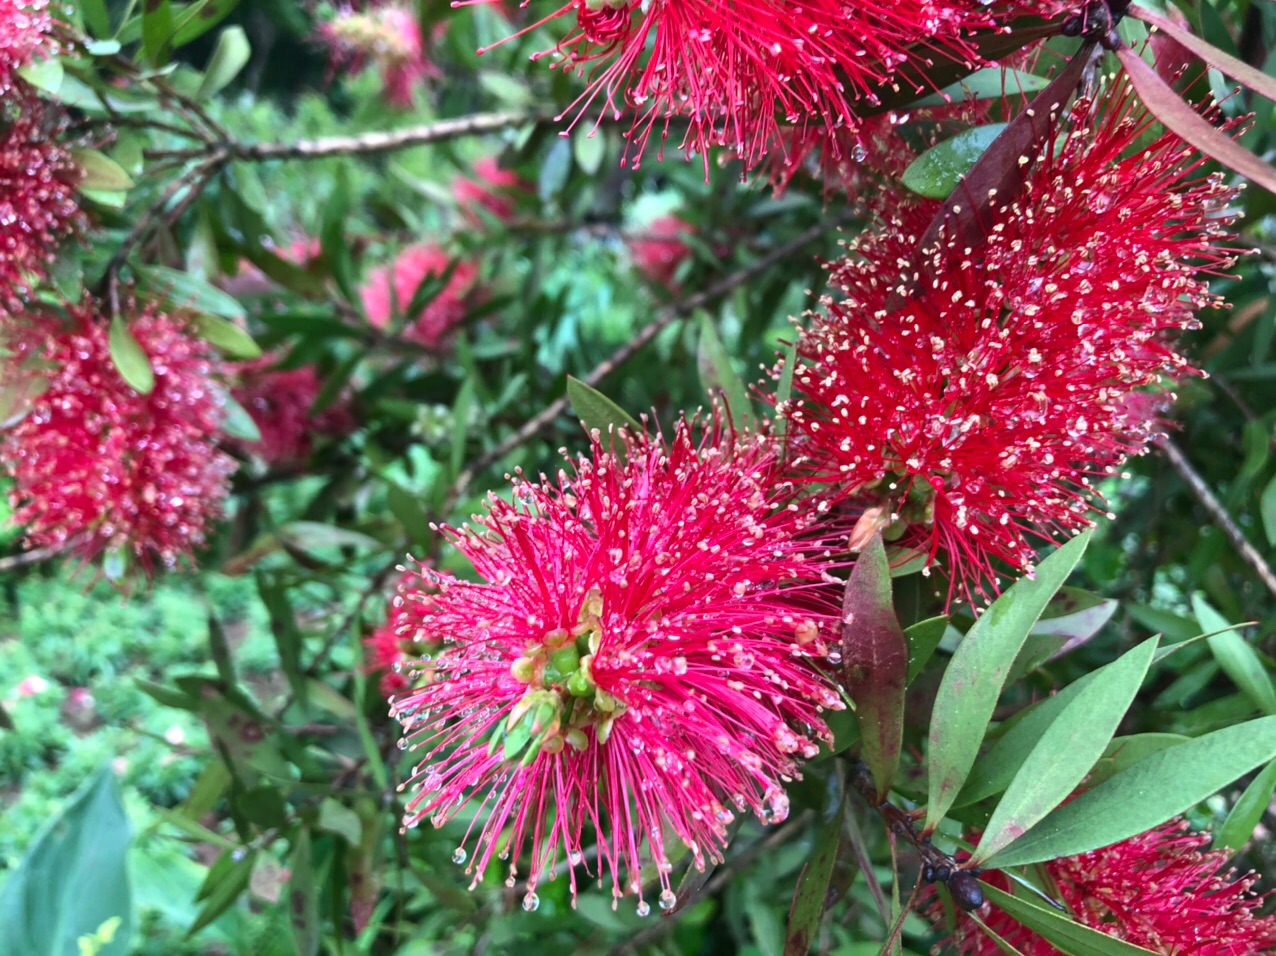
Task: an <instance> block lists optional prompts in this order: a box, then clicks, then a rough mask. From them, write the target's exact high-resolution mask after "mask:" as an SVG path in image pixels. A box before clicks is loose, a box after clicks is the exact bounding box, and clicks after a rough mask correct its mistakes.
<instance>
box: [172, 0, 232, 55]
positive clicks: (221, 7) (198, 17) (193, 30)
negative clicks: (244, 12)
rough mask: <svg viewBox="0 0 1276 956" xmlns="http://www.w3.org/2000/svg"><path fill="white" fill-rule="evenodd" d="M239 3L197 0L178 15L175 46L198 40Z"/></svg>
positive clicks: (221, 0)
mask: <svg viewBox="0 0 1276 956" xmlns="http://www.w3.org/2000/svg"><path fill="white" fill-rule="evenodd" d="M238 5H239V0H196V2H195V3H192V4H191V5H190V6H188V7H187V8H186V11H185V12H184V13H181V14H178V16H177V29H176V30H175V31H174V33H173V48H174V49H176V48H177V47H182V46H185V45H186V44H188V43H190V42H191V41H192V40H198V39H199V38H200V37H202V36H203V35H204V34H205V33H207V32H208V31H209V30H211V29H212V28H213V27H215V26H217V24H219V23H221V21H222V20H224V19H225V18H226V17H227V15H229V14H230V12H231V11H232V10H234V9H235V7H237V6H238Z"/></svg>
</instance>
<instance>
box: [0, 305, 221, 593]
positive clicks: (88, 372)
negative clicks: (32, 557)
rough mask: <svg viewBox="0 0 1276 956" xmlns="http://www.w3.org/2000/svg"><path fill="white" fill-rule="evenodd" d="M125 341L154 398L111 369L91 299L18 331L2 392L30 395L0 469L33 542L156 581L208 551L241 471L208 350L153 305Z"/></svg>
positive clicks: (103, 328)
mask: <svg viewBox="0 0 1276 956" xmlns="http://www.w3.org/2000/svg"><path fill="white" fill-rule="evenodd" d="M15 328H16V327H15ZM129 331H130V332H131V333H132V335H133V337H134V338H135V339H136V341H137V344H138V345H139V346H140V347H141V350H142V352H143V353H144V354H145V355H146V358H147V360H148V361H149V362H150V365H151V369H152V371H153V374H154V380H155V381H154V387H153V388H152V389H151V390H150V391H149V392H148V393H147V394H141V393H139V392H138V391H137V390H136V389H134V388H133V387H132V386H130V385H129V384H128V383H126V382H125V381H124V379H123V377H122V376H121V374H120V372H119V370H118V369H117V368H116V366H115V363H114V361H113V360H112V357H111V346H110V341H109V334H108V324H107V323H106V322H105V321H104V320H103V317H102V313H101V309H100V308H99V306H98V305H97V303H95V302H93V301H92V300H89V299H86V300H85V301H84V302H83V303H82V304H80V305H77V306H71V307H69V308H68V314H67V315H66V316H65V317H62V316H57V315H53V314H48V315H41V316H36V317H31V318H29V319H28V320H26V321H25V322H24V323H23V328H22V329H21V330H19V331H18V334H12V333H11V334H10V341H9V342H8V343H7V346H8V348H9V349H10V350H11V352H12V355H11V358H10V360H9V362H8V365H7V368H6V371H5V376H4V377H5V385H6V387H7V388H11V389H15V390H23V389H25V390H26V391H27V392H28V393H34V397H33V398H31V399H30V400H29V402H28V404H27V407H26V409H25V414H24V415H23V417H22V418H21V419H20V420H19V421H18V422H17V423H16V424H14V425H13V426H12V427H11V428H9V429H8V430H7V431H6V433H5V435H4V440H3V442H2V443H0V460H2V461H3V463H4V465H5V467H6V469H7V470H8V472H9V473H10V475H12V477H13V488H12V491H11V493H10V494H11V499H12V504H13V508H14V520H15V521H17V522H18V523H19V524H21V525H23V526H24V527H25V528H26V536H27V541H28V542H29V543H30V544H32V545H37V546H40V545H44V546H66V547H69V548H71V549H72V550H73V551H74V552H75V553H76V554H79V555H80V556H82V557H83V558H84V559H85V560H92V559H94V558H96V557H98V556H99V555H101V554H102V553H103V552H113V553H118V554H120V555H121V556H131V557H132V558H133V559H135V560H136V562H137V563H138V565H140V566H141V567H142V568H143V569H144V570H146V571H150V570H151V569H152V568H153V567H154V566H155V564H156V563H158V564H160V565H164V566H167V565H172V564H175V563H176V562H177V561H178V560H179V559H180V558H182V557H184V556H186V555H189V554H190V553H191V551H192V550H193V549H194V548H196V547H198V546H199V545H201V544H202V543H203V541H204V539H205V536H206V534H207V532H208V530H209V528H210V526H211V524H212V523H213V522H214V521H215V520H216V519H217V518H218V517H219V516H220V514H221V511H222V504H223V502H224V500H225V498H226V494H227V492H228V490H229V476H230V474H231V472H232V471H233V470H234V468H235V462H234V459H232V458H231V457H230V456H229V455H227V454H225V453H224V452H222V451H221V450H219V449H218V447H217V444H216V435H217V433H218V432H219V430H220V428H221V425H222V419H223V414H224V403H223V400H222V398H221V395H220V393H219V392H218V390H217V389H216V388H215V387H214V385H213V383H212V376H213V373H214V371H215V370H216V368H217V361H216V359H215V358H214V357H213V355H212V354H211V352H210V350H209V348H208V346H207V345H206V344H204V343H203V342H201V341H199V340H198V339H195V338H193V337H191V336H190V335H189V334H188V333H187V331H186V329H185V328H184V326H183V324H182V322H181V320H180V319H177V318H174V317H171V316H168V315H165V314H163V313H161V312H159V311H157V310H156V309H155V308H153V307H149V306H148V307H145V308H143V309H141V310H140V311H138V312H137V313H136V314H135V315H134V316H133V318H132V321H131V322H130V323H129Z"/></svg>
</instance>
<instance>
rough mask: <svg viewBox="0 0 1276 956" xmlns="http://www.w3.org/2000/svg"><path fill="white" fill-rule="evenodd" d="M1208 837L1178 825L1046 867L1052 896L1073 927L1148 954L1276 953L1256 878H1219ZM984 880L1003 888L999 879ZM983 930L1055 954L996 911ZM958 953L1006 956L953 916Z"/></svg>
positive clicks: (1028, 953) (1033, 951) (1219, 860)
mask: <svg viewBox="0 0 1276 956" xmlns="http://www.w3.org/2000/svg"><path fill="white" fill-rule="evenodd" d="M1208 843H1209V837H1208V836H1207V835H1205V834H1200V833H1191V832H1189V830H1188V825H1187V822H1186V821H1184V820H1171V821H1170V822H1169V823H1166V824H1163V825H1162V826H1159V827H1156V828H1155V829H1153V830H1149V831H1148V832H1146V833H1142V834H1139V835H1138V836H1135V837H1131V838H1130V839H1128V840H1122V841H1121V842H1120V843H1114V844H1112V845H1111V846H1108V847H1104V848H1103V849H1101V850H1093V851H1091V852H1089V853H1082V854H1079V855H1077V856H1071V857H1063V858H1061V859H1058V860H1052V861H1051V862H1049V863H1046V864H1044V869H1045V872H1046V874H1047V876H1048V877H1049V880H1050V883H1051V884H1052V885H1051V886H1050V887H1049V889H1050V891H1052V892H1053V893H1054V894H1055V895H1056V897H1057V898H1058V899H1059V900H1060V901H1061V902H1062V903H1064V904H1065V905H1066V906H1067V907H1068V910H1069V911H1070V912H1071V913H1072V915H1073V916H1074V917H1075V918H1076V919H1077V921H1078V922H1080V923H1082V924H1083V925H1085V926H1089V927H1090V928H1091V929H1096V930H1098V931H1099V932H1101V933H1106V934H1108V935H1109V936H1114V937H1116V938H1117V939H1120V940H1124V941H1125V942H1127V943H1132V944H1134V945H1135V946H1142V947H1143V948H1145V949H1149V950H1151V951H1152V952H1154V953H1172V954H1180V953H1181V954H1183V956H1186V954H1188V953H1191V954H1192V956H1254V954H1256V953H1261V952H1271V951H1272V948H1273V947H1276V916H1263V915H1262V914H1261V908H1262V906H1263V902H1264V898H1263V897H1262V896H1260V895H1259V894H1257V893H1254V892H1253V886H1254V883H1255V881H1256V877H1255V876H1254V875H1253V874H1249V875H1246V876H1242V877H1240V878H1234V874H1232V873H1229V872H1226V869H1225V868H1226V866H1227V853H1226V852H1224V851H1221V850H1214V851H1207V850H1205V846H1206V845H1207V844H1208ZM984 879H985V880H987V881H988V882H990V883H992V884H993V885H994V886H997V887H999V888H1001V889H1003V890H1007V891H1009V890H1010V889H1011V883H1010V880H1009V879H1008V878H1007V877H1005V876H1004V875H1002V874H1000V873H989V874H986V875H985V876H984ZM980 916H981V918H982V920H983V921H984V923H985V925H987V926H988V928H989V929H991V930H992V931H993V932H994V933H996V934H997V935H998V936H1000V937H1001V938H1002V939H1003V940H1004V941H1005V942H1007V943H1009V944H1010V945H1011V946H1013V947H1015V950H1016V951H1017V952H1020V953H1022V954H1023V956H1059V950H1057V949H1055V947H1053V946H1051V945H1050V944H1049V943H1048V942H1046V941H1045V940H1044V939H1042V938H1041V937H1040V936H1038V935H1037V934H1036V933H1034V932H1032V931H1031V930H1029V929H1027V928H1026V927H1024V926H1022V925H1020V924H1019V923H1018V922H1016V921H1015V920H1013V919H1011V918H1010V917H1009V916H1007V915H1006V914H1005V913H1003V912H1002V911H1001V910H998V909H994V908H992V907H987V908H986V909H985V911H984V912H983V913H981V914H980ZM952 942H953V944H954V946H955V948H956V951H957V953H959V954H960V956H996V954H999V953H1001V952H1003V950H1002V948H1001V946H999V945H998V944H997V943H996V942H995V941H994V940H993V939H992V938H991V937H989V936H988V935H987V934H985V933H984V932H983V930H982V929H981V928H980V926H979V925H978V924H977V923H976V922H975V921H974V920H972V919H971V918H970V917H968V916H966V915H964V914H962V915H961V916H959V917H958V923H957V928H956V932H955V933H954V935H953V940H952Z"/></svg>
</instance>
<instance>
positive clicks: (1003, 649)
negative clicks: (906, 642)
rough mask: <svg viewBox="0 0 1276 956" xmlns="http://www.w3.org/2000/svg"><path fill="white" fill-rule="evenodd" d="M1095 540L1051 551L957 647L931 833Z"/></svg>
mask: <svg viewBox="0 0 1276 956" xmlns="http://www.w3.org/2000/svg"><path fill="white" fill-rule="evenodd" d="M1089 543H1090V533H1089V532H1086V533H1085V534H1080V535H1077V537H1075V538H1073V539H1072V540H1071V541H1069V542H1068V543H1067V544H1065V545H1063V546H1062V547H1061V548H1059V549H1058V550H1056V551H1055V552H1054V553H1053V554H1051V555H1050V556H1049V557H1047V558H1046V559H1045V560H1044V561H1042V562H1041V564H1040V565H1038V567H1037V571H1036V576H1035V578H1024V579H1022V580H1020V581H1017V582H1016V583H1015V584H1014V585H1013V586H1012V587H1011V588H1010V589H1009V590H1007V591H1006V593H1004V594H1003V595H1002V596H1001V597H999V598H997V600H996V601H994V602H993V604H992V606H991V607H989V608H988V610H986V611H984V613H983V614H981V615H980V616H979V620H977V621H976V622H975V624H974V626H973V627H971V629H970V630H969V631H968V632H967V634H966V637H965V638H964V639H963V640H962V642H961V644H959V645H958V646H957V651H956V653H955V654H953V657H952V660H951V661H949V663H948V668H947V669H946V670H945V671H944V677H943V680H942V682H941V683H940V685H939V691H938V693H937V694H936V697H935V708H934V711H933V713H932V714H931V722H930V751H929V753H930V799H929V802H928V806H927V808H926V829H927V830H928V831H929V830H933V829H934V828H935V827H936V826H937V825H938V823H939V821H940V820H942V819H943V818H944V814H946V813H947V812H948V810H949V808H950V807H951V806H952V805H953V801H954V800H955V799H956V798H957V794H958V793H959V792H960V791H961V788H962V786H963V785H964V784H965V782H966V778H967V777H968V776H969V775H970V768H971V767H972V765H973V764H974V762H975V756H976V755H977V754H978V753H979V745H980V744H981V743H982V742H983V739H984V733H985V732H986V731H987V729H988V722H989V720H991V719H992V713H993V710H994V709H995V708H996V706H997V699H998V698H999V697H1000V696H1001V690H1002V687H1003V686H1004V685H1005V681H1006V677H1007V676H1008V675H1009V673H1010V668H1011V667H1012V666H1013V664H1014V662H1015V658H1016V657H1018V656H1019V650H1020V648H1022V647H1023V642H1024V641H1025V640H1026V639H1027V637H1028V633H1029V632H1030V631H1031V630H1032V628H1033V625H1035V624H1036V623H1037V619H1038V618H1039V617H1040V616H1041V612H1042V611H1044V610H1045V608H1046V605H1047V604H1048V603H1049V602H1050V599H1051V598H1052V597H1054V595H1055V592H1057V591H1058V590H1059V588H1061V587H1062V586H1063V582H1064V581H1066V580H1067V578H1068V575H1069V574H1071V573H1072V569H1073V568H1074V567H1076V564H1077V562H1078V561H1080V560H1081V555H1083V554H1084V553H1085V549H1086V545H1087V544H1089Z"/></svg>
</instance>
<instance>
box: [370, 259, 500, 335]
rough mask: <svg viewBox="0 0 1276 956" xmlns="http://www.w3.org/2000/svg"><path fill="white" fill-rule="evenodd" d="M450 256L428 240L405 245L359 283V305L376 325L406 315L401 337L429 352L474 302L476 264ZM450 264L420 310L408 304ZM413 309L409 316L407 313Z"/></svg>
mask: <svg viewBox="0 0 1276 956" xmlns="http://www.w3.org/2000/svg"><path fill="white" fill-rule="evenodd" d="M452 267H453V259H452V257H451V256H449V255H448V253H447V252H446V251H444V250H443V249H442V248H441V247H439V246H436V245H433V244H431V243H422V244H420V245H414V246H408V247H407V248H406V249H404V250H402V251H401V252H400V253H399V254H398V256H397V257H396V258H395V260H394V261H393V262H392V263H390V264H389V265H386V266H382V267H381V268H379V269H376V270H374V271H373V272H372V274H371V275H369V276H368V281H367V282H366V283H365V284H364V287H363V309H364V313H365V314H366V315H367V317H368V322H370V323H371V324H372V325H373V326H374V327H376V328H378V329H386V328H389V326H390V322H391V320H392V319H394V318H396V317H397V316H405V319H406V326H405V329H404V338H406V339H407V340H408V341H411V342H416V343H417V344H419V345H423V346H425V347H426V348H427V349H430V350H432V351H438V350H440V349H441V348H442V347H443V346H444V344H445V343H446V342H447V339H448V334H449V333H450V332H452V330H453V329H455V328H456V327H457V326H458V325H460V323H461V321H462V320H463V319H464V318H465V314H466V312H467V311H469V308H470V307H471V305H472V304H473V301H474V297H475V294H476V283H477V279H478V266H476V265H475V264H474V263H472V262H467V261H459V262H456V264H455V267H454V268H452ZM449 268H452V272H451V276H450V277H449V278H448V281H447V282H446V283H445V284H444V285H443V287H442V288H441V289H439V290H438V291H437V292H436V294H435V295H434V296H433V297H432V298H431V299H430V300H429V301H428V302H426V303H425V305H424V306H423V307H422V308H421V309H419V310H412V308H411V307H412V302H413V299H414V298H415V296H416V294H417V292H418V291H419V290H420V289H421V287H422V286H423V285H424V284H426V283H427V282H428V281H430V280H432V279H439V278H441V277H442V276H444V275H445V274H447V272H448V269H449ZM409 311H414V314H412V315H406V313H408V312H409Z"/></svg>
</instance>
